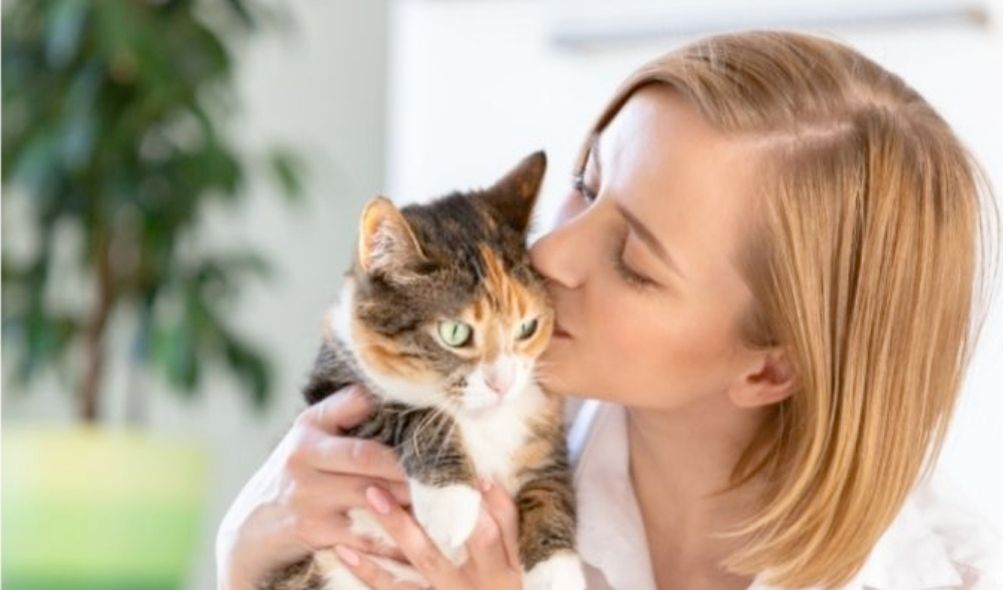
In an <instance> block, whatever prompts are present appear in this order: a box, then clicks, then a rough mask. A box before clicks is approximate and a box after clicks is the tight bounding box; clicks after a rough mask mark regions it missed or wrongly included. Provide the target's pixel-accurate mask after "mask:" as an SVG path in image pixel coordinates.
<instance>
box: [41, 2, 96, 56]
mask: <svg viewBox="0 0 1004 590" xmlns="http://www.w3.org/2000/svg"><path fill="white" fill-rule="evenodd" d="M88 5H89V2H88V1H87V0H58V1H53V2H51V4H50V6H49V14H48V18H47V19H46V20H47V22H46V27H45V29H46V30H45V37H46V39H45V55H46V60H47V61H48V62H49V66H50V67H53V68H60V69H61V68H63V67H65V66H66V65H68V64H69V63H70V60H72V59H73V57H75V56H76V54H77V51H78V49H79V47H80V42H81V39H82V37H83V33H84V24H85V23H86V21H87V8H88Z"/></svg>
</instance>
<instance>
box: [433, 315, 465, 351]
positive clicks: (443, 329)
mask: <svg viewBox="0 0 1004 590" xmlns="http://www.w3.org/2000/svg"><path fill="white" fill-rule="evenodd" d="M470 335H471V327H470V326H469V325H467V324H465V323H464V322H456V321H453V320H443V321H441V322H439V337H440V338H442V339H443V342H445V343H447V344H449V345H450V346H454V347H458V346H463V345H464V344H466V343H467V340H468V339H469V338H470Z"/></svg>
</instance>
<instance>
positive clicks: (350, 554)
mask: <svg viewBox="0 0 1004 590" xmlns="http://www.w3.org/2000/svg"><path fill="white" fill-rule="evenodd" d="M335 553H337V554H338V557H341V558H342V561H344V562H345V563H347V564H349V565H351V566H353V567H355V566H357V565H359V556H358V555H356V552H355V551H353V550H351V549H349V548H348V547H346V546H345V545H335Z"/></svg>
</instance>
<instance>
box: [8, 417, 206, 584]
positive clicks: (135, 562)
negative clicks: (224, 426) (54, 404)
mask: <svg viewBox="0 0 1004 590" xmlns="http://www.w3.org/2000/svg"><path fill="white" fill-rule="evenodd" d="M206 466H207V454H206V452H205V451H204V450H203V449H202V448H201V447H199V446H198V445H195V444H193V443H191V442H187V441H186V442H182V441H177V440H171V439H165V438H159V437H154V436H151V435H150V434H147V433H143V432H139V431H134V430H121V429H109V428H103V427H91V426H81V427H77V428H73V429H66V428H56V427H51V428H41V427H29V428H26V427H12V426H5V427H4V431H3V466H2V467H3V480H2V481H3V484H2V486H3V487H2V494H3V498H2V509H3V513H2V518H3V525H2V526H3V531H2V532H3V537H2V538H3V556H2V559H3V566H2V567H3V588H4V590H50V589H51V590H55V589H57V588H59V589H60V590H65V589H70V588H72V589H74V590H99V589H100V590H113V589H115V590H118V589H121V590H126V589H128V590H177V589H178V588H180V587H181V586H182V584H184V582H185V580H186V579H187V577H188V574H189V570H190V567H191V563H192V558H193V557H194V549H195V544H196V542H197V540H198V535H199V533H200V530H201V526H200V525H201V520H202V517H203V514H204V505H205V487H206V485H205V482H206Z"/></svg>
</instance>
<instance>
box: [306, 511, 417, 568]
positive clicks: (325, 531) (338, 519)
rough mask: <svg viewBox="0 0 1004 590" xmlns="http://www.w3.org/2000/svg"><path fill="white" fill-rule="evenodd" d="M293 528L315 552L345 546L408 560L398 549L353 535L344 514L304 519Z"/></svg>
mask: <svg viewBox="0 0 1004 590" xmlns="http://www.w3.org/2000/svg"><path fill="white" fill-rule="evenodd" d="M293 526H294V527H295V529H294V534H295V535H296V538H298V539H300V540H301V541H302V542H303V543H304V545H305V546H306V547H308V548H309V549H311V550H313V551H319V550H322V549H330V548H331V546H332V545H336V544H343V545H349V546H351V547H354V548H356V549H357V550H360V551H363V552H366V553H375V554H378V555H384V556H387V557H391V558H394V559H397V560H404V559H407V558H406V557H405V555H404V553H402V552H401V550H400V549H398V548H397V547H389V546H387V545H384V544H383V543H382V542H381V541H378V540H376V539H374V538H372V537H363V536H360V535H357V534H355V533H353V532H352V530H351V528H350V525H349V519H348V517H347V516H346V515H344V514H331V515H323V514H322V515H314V516H308V517H303V518H299V519H297V520H295V521H294V525H293Z"/></svg>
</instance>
